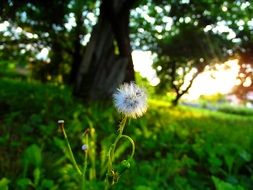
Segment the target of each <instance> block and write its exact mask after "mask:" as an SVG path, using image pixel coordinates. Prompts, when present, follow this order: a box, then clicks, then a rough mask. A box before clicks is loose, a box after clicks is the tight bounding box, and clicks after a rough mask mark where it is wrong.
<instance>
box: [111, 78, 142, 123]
mask: <svg viewBox="0 0 253 190" xmlns="http://www.w3.org/2000/svg"><path fill="white" fill-rule="evenodd" d="M113 101H114V105H115V107H116V108H117V110H118V111H119V112H120V113H122V114H124V115H125V116H127V117H132V118H137V117H140V116H142V115H143V114H144V113H145V112H146V110H147V95H146V92H145V90H144V89H142V88H140V87H138V86H137V85H136V84H135V83H134V82H131V83H130V84H127V83H124V84H123V85H121V86H120V87H119V88H118V89H117V91H116V92H115V93H114V94H113Z"/></svg>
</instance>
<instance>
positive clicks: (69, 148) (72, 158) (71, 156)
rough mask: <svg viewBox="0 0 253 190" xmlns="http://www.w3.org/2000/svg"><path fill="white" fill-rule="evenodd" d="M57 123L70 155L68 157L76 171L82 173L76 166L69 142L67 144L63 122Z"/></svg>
mask: <svg viewBox="0 0 253 190" xmlns="http://www.w3.org/2000/svg"><path fill="white" fill-rule="evenodd" d="M59 125H60V128H61V131H62V133H63V136H64V139H65V141H66V144H67V148H68V152H69V155H70V159H71V161H72V163H73V165H74V167H75V169H76V171H77V173H78V174H79V175H82V172H81V170H80V169H79V167H78V165H77V163H76V160H75V157H74V155H73V152H72V149H71V146H70V144H69V140H68V136H67V134H66V132H65V129H64V122H59Z"/></svg>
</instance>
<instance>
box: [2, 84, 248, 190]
mask: <svg viewBox="0 0 253 190" xmlns="http://www.w3.org/2000/svg"><path fill="white" fill-rule="evenodd" d="M120 118H121V116H120V115H119V114H118V113H117V112H116V110H115V108H113V106H112V103H111V102H107V103H104V104H102V103H89V104H82V103H81V102H80V101H79V100H76V99H75V98H73V96H72V95H71V89H69V88H68V87H66V86H54V85H45V84H40V83H36V82H28V81H26V82H24V81H21V80H17V79H16V80H12V79H1V80H0V189H1V190H2V189H3V190H5V189H8V188H7V187H9V189H17V190H27V189H38V190H44V189H52V190H53V189H61V190H65V189H66V190H69V189H71V190H75V189H80V188H79V186H78V185H79V184H80V181H79V178H78V176H77V174H76V172H75V170H74V168H73V166H72V164H71V162H70V159H69V155H68V154H67V152H66V146H65V141H64V138H63V136H62V134H61V132H60V130H59V128H58V125H57V121H58V120H59V119H63V120H65V129H66V131H67V134H68V136H69V141H70V144H71V146H72V148H73V152H74V154H75V156H76V159H77V162H78V164H80V165H82V164H83V157H84V155H83V151H82V150H81V146H82V144H83V141H84V136H83V133H84V131H85V130H86V129H88V128H89V129H90V131H91V132H90V138H89V145H90V146H89V154H88V156H89V160H88V172H87V178H89V181H88V182H87V183H86V186H87V189H90V190H92V189H94V190H97V189H103V185H104V184H103V179H104V178H105V163H106V158H107V157H106V152H107V151H108V145H109V144H110V143H111V142H112V141H113V139H114V138H115V134H116V133H117V125H118V123H119V121H120ZM125 133H126V134H128V135H129V136H131V137H132V138H133V140H134V141H135V144H136V152H135V156H134V161H132V162H131V167H130V169H128V170H127V171H125V172H124V173H123V174H122V175H121V177H120V179H119V182H118V183H117V184H116V185H115V186H114V187H113V189H115V190H121V189H122V190H123V189H130V190H158V189H159V190H163V189H164V190H195V189H197V190H205V189H206V190H208V189H210V190H211V189H217V190H250V189H253V149H252V147H253V116H252V115H247V114H246V115H236V114H230V113H224V112H216V111H208V110H205V109H196V108H188V107H183V106H179V107H176V108H172V107H170V105H169V104H168V103H167V102H163V101H161V100H156V99H150V100H149V108H148V111H147V113H146V114H145V115H144V116H143V117H142V118H140V119H136V120H134V119H132V120H131V121H130V122H129V123H128V124H127V127H126V130H125ZM129 151H130V146H129V144H127V143H121V144H120V147H119V149H118V151H117V152H116V157H117V158H118V159H117V161H118V162H120V160H121V158H122V157H125V156H127V155H128V154H129Z"/></svg>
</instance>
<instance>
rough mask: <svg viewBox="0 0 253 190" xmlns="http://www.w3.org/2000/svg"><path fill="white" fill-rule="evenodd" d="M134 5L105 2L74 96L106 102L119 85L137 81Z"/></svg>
mask: <svg viewBox="0 0 253 190" xmlns="http://www.w3.org/2000/svg"><path fill="white" fill-rule="evenodd" d="M134 2H135V0H104V1H102V3H101V7H100V15H99V18H98V23H97V24H96V26H95V27H94V29H93V32H92V34H91V38H90V41H89V43H88V45H87V47H86V51H85V54H84V56H83V60H82V63H81V66H80V69H79V72H78V75H77V81H76V84H75V87H74V94H75V95H77V96H79V97H81V98H82V99H84V100H86V101H87V100H90V99H92V100H96V99H106V98H108V97H110V96H111V94H112V93H113V92H114V90H115V89H116V88H117V87H118V85H119V84H120V83H122V82H123V81H126V82H129V81H131V80H134V70H133V62H132V57H131V46H130V39H129V13H130V9H131V6H132V5H133V3H134ZM117 52H118V53H117Z"/></svg>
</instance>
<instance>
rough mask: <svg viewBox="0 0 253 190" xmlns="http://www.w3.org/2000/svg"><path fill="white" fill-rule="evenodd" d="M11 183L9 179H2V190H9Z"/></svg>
mask: <svg viewBox="0 0 253 190" xmlns="http://www.w3.org/2000/svg"><path fill="white" fill-rule="evenodd" d="M9 183H10V180H9V179H7V178H5V177H4V178H2V179H1V180H0V189H1V190H8V189H9V188H8V184H9Z"/></svg>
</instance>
